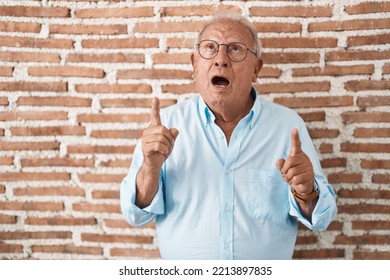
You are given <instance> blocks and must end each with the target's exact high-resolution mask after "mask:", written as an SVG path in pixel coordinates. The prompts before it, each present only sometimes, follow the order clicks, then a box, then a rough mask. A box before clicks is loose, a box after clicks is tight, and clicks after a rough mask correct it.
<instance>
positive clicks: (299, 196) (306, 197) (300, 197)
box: [291, 183, 319, 204]
mask: <svg viewBox="0 0 390 280" xmlns="http://www.w3.org/2000/svg"><path fill="white" fill-rule="evenodd" d="M291 192H292V194H293V196H294V198H295V200H296V201H297V202H299V203H300V204H307V203H309V202H311V201H313V200H315V199H316V198H317V197H318V196H319V190H318V186H317V185H316V184H315V183H314V184H313V190H312V191H311V192H310V193H308V194H303V193H299V192H297V191H296V190H295V189H294V188H291Z"/></svg>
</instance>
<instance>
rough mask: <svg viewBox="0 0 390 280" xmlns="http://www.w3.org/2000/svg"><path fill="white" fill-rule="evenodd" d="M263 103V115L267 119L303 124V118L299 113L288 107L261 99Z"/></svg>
mask: <svg viewBox="0 0 390 280" xmlns="http://www.w3.org/2000/svg"><path fill="white" fill-rule="evenodd" d="M260 103H261V114H262V115H265V116H267V117H272V120H273V121H277V120H281V121H284V122H285V121H288V120H289V121H293V122H296V121H298V122H301V121H302V118H301V117H300V116H299V115H298V113H297V112H296V111H294V110H292V109H290V108H288V107H285V106H282V105H280V104H277V103H273V102H271V101H269V100H266V99H263V98H260Z"/></svg>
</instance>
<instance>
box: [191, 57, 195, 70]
mask: <svg viewBox="0 0 390 280" xmlns="http://www.w3.org/2000/svg"><path fill="white" fill-rule="evenodd" d="M191 64H192V68H194V69H195V54H191Z"/></svg>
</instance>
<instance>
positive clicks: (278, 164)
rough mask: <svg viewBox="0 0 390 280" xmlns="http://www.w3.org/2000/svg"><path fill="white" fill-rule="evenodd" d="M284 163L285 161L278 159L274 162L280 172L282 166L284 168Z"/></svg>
mask: <svg viewBox="0 0 390 280" xmlns="http://www.w3.org/2000/svg"><path fill="white" fill-rule="evenodd" d="M284 162H285V160H284V159H282V158H281V159H278V160H277V161H276V167H277V168H278V169H279V170H280V171H282V168H283V166H284Z"/></svg>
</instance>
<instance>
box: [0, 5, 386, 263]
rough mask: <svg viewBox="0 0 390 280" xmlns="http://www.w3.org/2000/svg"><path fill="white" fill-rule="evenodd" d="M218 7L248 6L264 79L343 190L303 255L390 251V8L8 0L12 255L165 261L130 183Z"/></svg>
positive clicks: (1, 82) (265, 91) (8, 231)
mask: <svg viewBox="0 0 390 280" xmlns="http://www.w3.org/2000/svg"><path fill="white" fill-rule="evenodd" d="M216 10H230V11H238V12H241V13H242V14H244V15H246V16H249V17H250V19H251V21H253V22H254V23H255V25H256V27H257V29H258V32H259V36H261V37H262V38H263V39H262V42H263V47H264V54H263V59H264V64H265V66H264V69H263V71H262V72H261V74H260V77H259V81H258V85H257V88H258V90H259V91H260V92H261V93H262V96H263V97H264V98H266V99H269V100H273V101H274V102H276V103H280V104H283V105H286V106H289V107H291V108H293V109H294V110H296V111H297V112H298V113H299V114H301V115H302V117H303V118H304V120H305V121H306V123H307V126H308V128H309V130H310V134H311V136H312V138H313V140H314V143H315V145H316V147H317V149H318V152H319V155H320V158H321V162H322V166H323V168H324V171H325V173H326V175H327V176H328V178H329V181H330V182H331V183H332V184H333V186H334V188H335V190H336V192H337V194H338V206H339V215H338V216H337V219H336V221H335V222H333V223H332V224H331V226H330V228H329V230H328V231H326V232H324V233H313V232H310V231H308V230H305V229H304V228H303V227H301V228H300V231H299V237H298V241H297V245H296V251H295V255H294V257H295V258H321V259H323V258H326V259H327V258H330V259H336V258H337V259H372V258H374V259H382V258H383V259H390V250H389V249H390V237H389V236H390V219H389V217H390V216H389V215H390V188H389V185H390V172H389V170H390V125H389V121H390V94H389V93H390V91H389V90H390V80H389V77H390V31H389V30H390V3H389V2H388V1H386V0H382V1H378V0H376V1H371V2H367V1H359V0H349V1H340V0H331V1H325V0H317V1H309V0H302V1H299V0H296V1H216V0H215V1H136V0H135V1H121V0H116V1H108V0H99V1H98V0H89V1H88V0H79V1H76V0H73V1H72V0H51V1H46V0H45V1H13V0H6V1H0V258H5V259H20V258H36V259H68V258H69V259H95V258H97V259H101V258H108V259H117V258H158V256H159V254H158V250H157V245H156V244H157V243H156V233H155V230H154V225H149V226H146V227H143V228H132V227H131V226H128V225H127V224H126V223H125V222H124V221H123V219H122V216H121V213H120V207H119V184H120V181H121V179H122V178H123V177H124V176H125V174H126V173H127V171H128V167H129V165H130V162H131V155H132V152H133V149H134V145H135V144H136V141H137V139H138V138H139V137H140V134H141V131H142V129H143V128H144V127H145V125H146V123H147V121H148V107H149V104H150V99H151V97H152V96H158V97H160V98H161V99H162V103H163V106H168V105H170V104H174V103H177V102H181V101H182V100H184V99H185V98H187V97H189V96H192V95H193V94H195V88H194V84H193V82H192V80H191V74H192V71H191V70H192V69H191V65H190V60H189V57H190V53H191V52H192V51H193V49H192V47H193V45H194V42H195V41H194V40H195V37H196V31H197V30H199V28H200V26H201V25H202V23H203V22H204V21H205V20H207V19H208V18H209V17H210V16H211V15H212V14H214V13H215V11H216Z"/></svg>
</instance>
